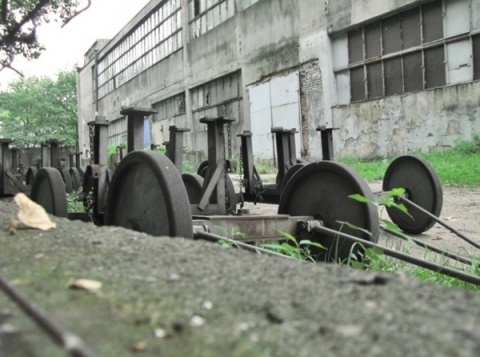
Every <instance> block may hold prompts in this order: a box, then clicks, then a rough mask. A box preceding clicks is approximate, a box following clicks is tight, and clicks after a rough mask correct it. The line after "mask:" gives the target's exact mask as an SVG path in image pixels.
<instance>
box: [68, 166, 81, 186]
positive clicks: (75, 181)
mask: <svg viewBox="0 0 480 357" xmlns="http://www.w3.org/2000/svg"><path fill="white" fill-rule="evenodd" d="M68 171H69V173H70V178H71V179H72V188H73V190H74V191H76V190H78V189H79V188H80V187H82V176H81V175H80V171H78V169H77V168H76V167H71V168H70V170H68Z"/></svg>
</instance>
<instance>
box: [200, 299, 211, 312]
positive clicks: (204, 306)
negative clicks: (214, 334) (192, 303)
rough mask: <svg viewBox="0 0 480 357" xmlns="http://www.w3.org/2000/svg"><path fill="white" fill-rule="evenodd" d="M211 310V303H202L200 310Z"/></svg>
mask: <svg viewBox="0 0 480 357" xmlns="http://www.w3.org/2000/svg"><path fill="white" fill-rule="evenodd" d="M212 308H213V303H212V302H211V301H208V300H206V301H204V302H203V303H202V309H205V310H211V309H212Z"/></svg>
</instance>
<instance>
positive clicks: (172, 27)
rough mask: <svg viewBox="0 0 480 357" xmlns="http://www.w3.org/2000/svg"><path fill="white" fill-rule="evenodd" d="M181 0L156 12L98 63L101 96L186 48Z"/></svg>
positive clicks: (165, 4) (174, 1) (173, 1)
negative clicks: (183, 36) (184, 44)
mask: <svg viewBox="0 0 480 357" xmlns="http://www.w3.org/2000/svg"><path fill="white" fill-rule="evenodd" d="M182 30H183V26H182V14H181V0H170V1H168V2H166V3H164V4H163V5H162V6H161V7H159V8H157V9H156V10H155V11H153V12H152V13H151V14H150V15H149V17H148V18H146V19H145V20H144V21H143V22H142V23H141V24H140V25H139V26H138V27H137V28H136V29H135V30H134V31H133V32H132V33H130V34H129V35H128V36H127V37H125V38H124V39H123V40H122V41H121V42H120V43H118V44H117V45H116V46H115V48H114V49H112V50H111V51H110V52H109V53H108V54H106V55H105V56H104V57H103V58H102V59H100V61H99V63H98V95H99V98H101V97H103V96H105V95H106V94H108V93H110V92H111V91H113V90H114V89H116V88H118V87H120V86H121V85H122V84H124V83H126V82H127V81H129V80H130V79H132V78H133V77H135V76H136V75H138V74H139V73H140V72H142V71H144V70H145V69H147V68H149V67H151V66H153V65H154V64H155V63H157V62H159V61H161V60H163V59H164V58H166V57H168V56H169V55H171V54H172V53H174V52H176V51H177V50H179V49H180V48H182V47H183V38H182Z"/></svg>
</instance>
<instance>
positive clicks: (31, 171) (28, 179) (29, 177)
mask: <svg viewBox="0 0 480 357" xmlns="http://www.w3.org/2000/svg"><path fill="white" fill-rule="evenodd" d="M37 172H38V170H37V168H36V167H35V166H30V167H29V168H28V169H27V173H26V174H25V185H27V186H31V185H32V183H33V180H34V179H35V175H36V174H37Z"/></svg>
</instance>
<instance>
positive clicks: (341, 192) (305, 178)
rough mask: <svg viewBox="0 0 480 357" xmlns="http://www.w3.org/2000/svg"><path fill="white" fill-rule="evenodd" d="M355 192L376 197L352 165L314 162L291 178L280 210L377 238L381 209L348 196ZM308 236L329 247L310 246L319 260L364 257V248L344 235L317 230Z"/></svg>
mask: <svg viewBox="0 0 480 357" xmlns="http://www.w3.org/2000/svg"><path fill="white" fill-rule="evenodd" d="M353 194H360V195H362V196H363V197H365V198H366V199H368V200H372V201H373V200H374V197H373V194H372V192H371V190H370V188H369V187H368V185H367V183H366V182H365V181H364V180H363V178H361V177H360V175H359V174H358V173H357V172H356V171H354V170H353V169H351V168H349V167H347V166H345V165H342V164H339V163H335V162H332V161H319V162H316V163H311V164H308V165H306V166H304V167H303V168H302V169H301V170H299V171H298V172H297V173H296V174H295V175H293V176H292V178H291V179H290V180H289V181H288V183H287V185H286V186H285V189H284V190H283V192H282V195H281V196H280V203H279V207H278V213H279V214H289V215H291V216H313V217H314V218H315V219H318V220H320V221H321V222H322V224H323V225H324V226H325V227H327V228H330V229H334V230H337V231H341V232H343V233H347V234H351V235H353V236H356V237H359V238H362V239H364V240H367V241H373V242H376V241H377V240H378V234H379V217H378V210H377V208H376V207H375V206H373V205H370V204H366V203H362V202H359V201H357V200H354V199H352V198H349V196H350V195H353ZM349 225H350V226H349ZM353 227H358V228H361V230H360V229H356V228H353ZM367 232H368V233H367ZM297 238H298V237H297ZM299 239H301V237H300V238H299ZM306 239H310V240H313V241H316V242H318V243H320V244H322V246H323V247H325V248H326V249H318V248H313V247H312V248H311V252H312V254H313V256H314V257H316V258H317V260H318V261H345V260H347V259H348V258H349V257H350V256H351V254H352V253H355V254H356V256H357V257H358V259H361V254H360V253H362V251H363V250H362V248H361V247H360V246H359V245H352V244H351V243H349V242H348V241H347V240H344V239H342V238H338V237H337V238H332V237H330V236H327V235H319V234H315V235H314V236H313V238H312V237H310V236H309V237H306Z"/></svg>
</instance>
